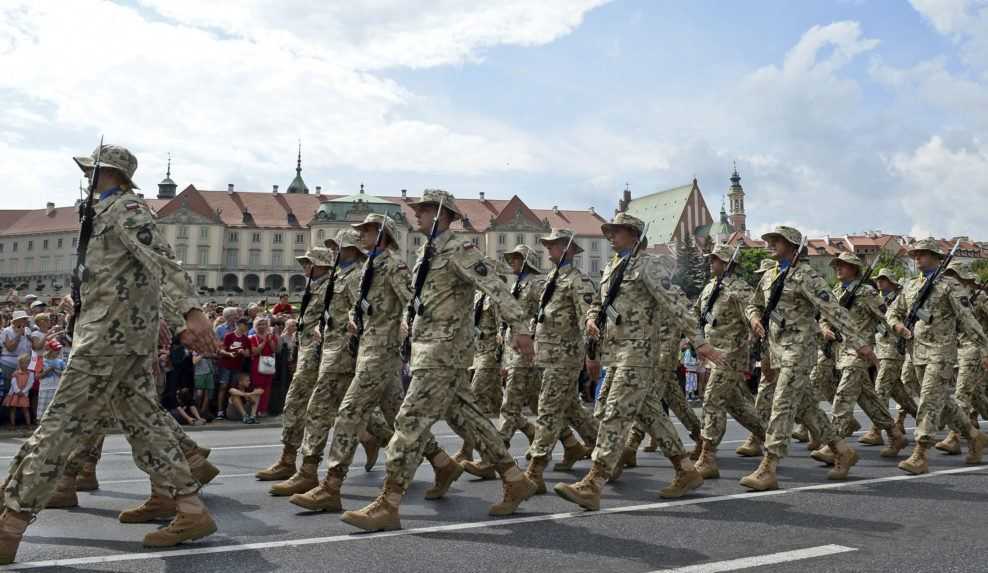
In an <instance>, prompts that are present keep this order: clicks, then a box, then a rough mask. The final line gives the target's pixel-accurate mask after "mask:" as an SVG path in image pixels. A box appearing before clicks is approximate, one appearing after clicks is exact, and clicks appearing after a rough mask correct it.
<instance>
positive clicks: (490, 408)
mask: <svg viewBox="0 0 988 573" xmlns="http://www.w3.org/2000/svg"><path fill="white" fill-rule="evenodd" d="M473 317H474V329H475V330H474V335H475V336H476V338H475V340H474V347H475V350H474V353H473V365H472V366H471V367H470V369H471V370H472V371H473V379H472V380H471V381H470V389H471V391H473V395H474V396H476V397H477V407H478V408H480V411H481V412H483V413H485V414H487V416H488V417H492V418H493V417H496V416H497V415H498V413H499V412H500V410H501V400H502V397H503V396H502V392H501V364H500V363H499V362H498V359H497V352H498V351H497V331H498V325H499V324H500V323H501V321H500V319H499V318H498V316H497V308H496V307H495V306H494V305H493V304H491V300H490V299H489V298H487V295H485V294H484V293H482V292H477V293H476V294H475V295H474V301H473Z"/></svg>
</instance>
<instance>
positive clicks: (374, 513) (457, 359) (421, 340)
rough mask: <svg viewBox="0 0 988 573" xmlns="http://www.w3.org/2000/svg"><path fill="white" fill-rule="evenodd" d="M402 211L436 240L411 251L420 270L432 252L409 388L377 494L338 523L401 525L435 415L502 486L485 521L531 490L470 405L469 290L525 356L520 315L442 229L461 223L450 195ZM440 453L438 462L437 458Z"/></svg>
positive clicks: (475, 256) (474, 257) (415, 327)
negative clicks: (466, 436)
mask: <svg viewBox="0 0 988 573" xmlns="http://www.w3.org/2000/svg"><path fill="white" fill-rule="evenodd" d="M410 206H411V208H412V209H414V211H415V216H416V219H417V226H418V230H419V231H420V232H422V233H428V232H429V231H430V230H431V229H432V227H433V223H435V228H436V231H437V236H436V237H435V239H434V240H433V241H431V245H430V244H428V243H427V244H426V245H423V247H422V251H421V252H420V253H419V265H421V262H422V260H423V255H425V253H426V251H425V249H432V250H431V252H430V254H431V260H430V263H429V267H428V274H427V275H426V276H425V282H424V283H423V285H422V289H421V295H420V297H419V299H420V300H418V301H416V303H417V304H416V307H415V308H416V309H417V313H416V315H415V319H414V322H413V323H412V325H410V327H411V371H412V382H411V384H410V385H409V387H408V393H407V394H406V396H405V401H404V402H403V403H402V405H401V410H400V411H399V413H398V418H397V420H396V421H395V435H394V437H393V438H392V439H391V442H390V443H389V444H388V466H387V472H388V473H387V478H386V479H385V482H384V488H383V490H382V492H381V494H380V495H379V496H378V498H377V499H376V500H374V502H372V503H371V504H370V505H368V506H367V507H365V508H363V509H361V510H358V511H348V512H345V513H344V514H343V521H344V522H346V523H348V524H350V525H353V526H355V527H359V528H361V529H365V530H382V529H397V528H400V527H401V522H400V518H399V514H398V507H399V505H400V503H401V498H402V496H403V495H404V493H405V490H406V489H407V488H408V485H409V484H410V483H411V481H412V478H413V476H414V475H415V471H416V468H417V467H418V465H419V461H420V460H421V459H422V456H423V453H424V452H425V451H426V448H427V446H428V444H429V442H430V441H432V442H434V440H433V439H432V436H431V433H430V428H431V427H432V425H433V424H434V423H435V422H436V421H437V420H438V419H439V418H442V417H445V418H446V419H447V421H448V422H449V423H450V425H451V426H452V427H454V428H460V429H461V430H465V431H467V432H469V433H470V434H471V435H473V436H474V438H475V439H476V442H477V444H476V445H477V449H478V450H479V451H480V454H481V457H482V458H483V459H484V460H485V461H487V462H488V463H493V464H495V468H496V469H497V473H498V474H499V475H500V476H501V479H502V481H503V484H504V499H503V501H502V502H500V503H497V504H495V505H493V506H492V507H491V508H490V513H491V514H492V515H508V514H511V513H514V511H515V510H516V509H517V507H518V506H519V505H520V504H521V503H522V502H523V501H524V500H526V499H528V498H529V497H531V496H532V495H533V494H534V493H535V490H536V486H535V484H534V483H532V482H531V481H529V480H528V479H527V478H526V477H525V474H523V473H522V472H521V470H519V469H518V466H517V465H516V464H515V461H514V459H513V458H512V457H511V454H510V453H509V452H508V450H507V448H506V446H505V444H504V441H503V440H502V439H501V435H500V434H499V433H498V431H497V430H496V429H495V428H494V426H493V425H492V424H491V423H490V421H489V420H488V419H487V418H486V417H485V416H484V415H483V413H481V412H480V411H479V410H478V409H477V408H476V406H475V405H474V404H473V396H472V394H471V393H470V388H469V383H470V381H469V378H468V377H467V374H468V371H467V366H468V365H469V363H468V362H466V360H467V359H468V358H469V357H470V352H469V347H470V345H471V343H472V338H471V336H470V333H471V329H472V324H471V320H470V318H471V317H470V308H471V302H472V299H473V292H474V290H476V289H479V290H481V291H483V292H484V293H485V294H487V296H489V297H490V298H491V300H492V301H493V302H494V304H496V305H497V307H498V309H499V311H500V313H501V317H502V319H503V320H504V321H505V322H507V323H508V325H509V326H510V327H511V328H512V330H513V332H514V337H513V343H514V344H515V345H516V346H517V347H518V350H519V351H520V352H521V353H522V354H531V353H532V338H531V335H529V334H527V332H528V330H527V325H526V322H527V317H526V316H525V313H524V311H523V309H522V307H521V305H519V304H518V301H516V300H515V299H514V298H512V297H511V293H510V291H509V290H508V288H507V286H506V285H505V284H504V283H503V282H501V280H499V279H498V278H497V276H496V273H495V268H494V262H493V261H491V260H489V259H487V258H485V257H484V256H483V254H481V253H480V252H479V251H478V250H477V248H476V246H475V245H474V244H473V242H471V241H463V240H460V239H458V238H457V237H456V234H455V233H453V232H452V231H450V229H449V228H450V226H451V225H452V223H453V222H454V221H456V220H457V219H461V218H462V217H463V215H462V213H461V212H460V210H459V209H458V208H457V206H456V203H455V200H454V199H453V196H452V195H451V194H449V193H447V192H445V191H441V190H436V189H428V190H426V191H425V192H424V193H423V196H422V198H421V200H419V201H415V202H411V203H410ZM416 272H417V270H416ZM407 326H409V325H406V327H407ZM358 368H359V366H358ZM344 402H345V401H344ZM344 406H345V404H344ZM340 419H341V420H342V419H343V416H342V414H341V417H340ZM339 424H340V422H339V421H338V422H337V426H339ZM457 433H461V432H460V431H458V432H457ZM442 455H443V456H444V457H445V453H443V454H442ZM444 461H445V460H444ZM448 463H452V461H449V462H448ZM456 467H457V468H458V469H459V468H460V466H458V465H457V466H456ZM457 475H459V474H456V473H450V474H448V477H449V478H451V479H448V480H447V481H444V482H439V478H440V477H444V478H445V477H447V476H446V474H445V473H443V474H441V475H437V484H436V485H437V487H448V485H449V483H451V482H452V479H455V477H456V476H457Z"/></svg>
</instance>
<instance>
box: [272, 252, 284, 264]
mask: <svg viewBox="0 0 988 573" xmlns="http://www.w3.org/2000/svg"><path fill="white" fill-rule="evenodd" d="M281 265H282V252H281V251H271V266H272V267H280V266H281Z"/></svg>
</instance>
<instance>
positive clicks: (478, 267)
mask: <svg viewBox="0 0 988 573" xmlns="http://www.w3.org/2000/svg"><path fill="white" fill-rule="evenodd" d="M470 244H471V245H472V244H473V243H470ZM473 272H475V273H477V274H478V275H480V276H482V277H486V276H487V265H485V264H484V261H480V262H479V263H477V264H475V265H474V266H473Z"/></svg>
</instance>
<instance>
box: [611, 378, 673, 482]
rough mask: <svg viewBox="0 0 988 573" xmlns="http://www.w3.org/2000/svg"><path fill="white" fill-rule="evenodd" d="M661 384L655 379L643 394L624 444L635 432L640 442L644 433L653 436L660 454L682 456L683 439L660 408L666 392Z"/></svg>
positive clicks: (669, 456) (661, 380)
mask: <svg viewBox="0 0 988 573" xmlns="http://www.w3.org/2000/svg"><path fill="white" fill-rule="evenodd" d="M664 380H665V383H667V384H668V383H669V382H670V379H669V378H665V379H664ZM662 384H663V379H661V378H660V379H657V384H656V386H655V388H654V389H653V390H652V391H650V392H648V393H647V394H646V395H645V398H644V400H643V402H642V406H641V409H640V410H638V416H637V421H636V422H635V423H634V424H633V425H632V430H631V432H630V433H631V436H629V441H628V443H626V445H630V442H631V438H632V436H633V435H635V434H637V435H638V436H639V437H638V438H637V439H638V442H639V443H641V440H642V439H643V438H644V436H645V434H648V435H650V436H653V437H654V439H655V442H656V445H657V446H658V449H659V450H661V451H662V454H663V455H664V456H665V457H667V458H669V459H671V460H673V459H676V458H678V457H682V456H684V455H685V454H686V450H685V448H684V447H683V441H682V440H681V439H680V438H679V432H677V431H676V426H675V425H674V424H673V423H672V419H671V418H669V415H668V414H666V412H665V410H664V409H663V408H662V397H663V396H665V395H666V394H667V391H666V389H665V388H663V387H662ZM677 385H678V384H677ZM635 428H640V430H638V431H636V429H635ZM625 451H626V452H627V451H628V450H625ZM612 471H613V470H612Z"/></svg>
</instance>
